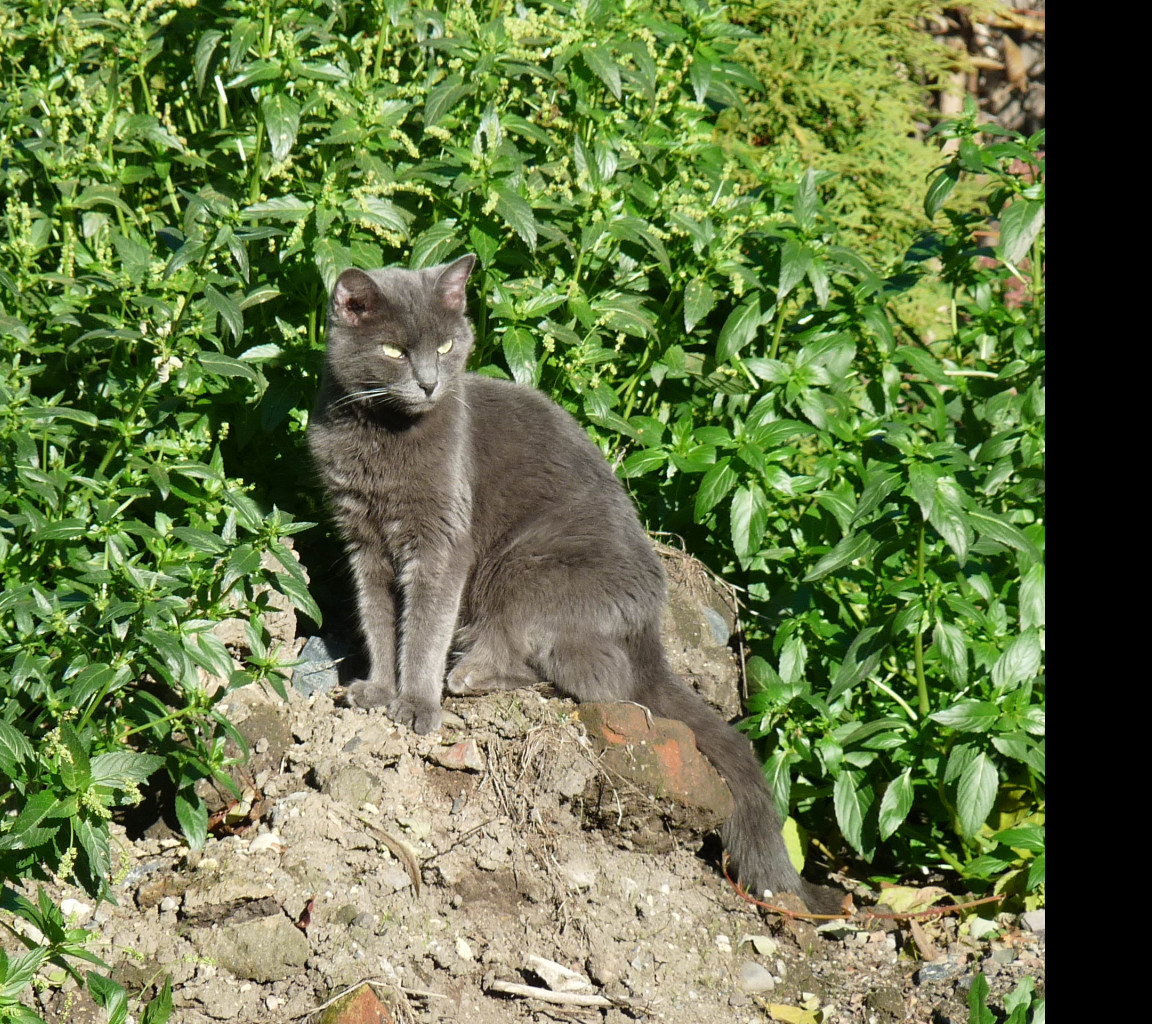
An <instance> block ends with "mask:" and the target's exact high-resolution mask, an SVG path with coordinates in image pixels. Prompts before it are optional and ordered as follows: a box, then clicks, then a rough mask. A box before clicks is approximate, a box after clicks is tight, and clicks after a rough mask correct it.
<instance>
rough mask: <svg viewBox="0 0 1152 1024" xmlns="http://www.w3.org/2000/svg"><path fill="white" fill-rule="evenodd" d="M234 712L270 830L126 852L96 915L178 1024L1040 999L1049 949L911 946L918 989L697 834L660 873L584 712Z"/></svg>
mask: <svg viewBox="0 0 1152 1024" xmlns="http://www.w3.org/2000/svg"><path fill="white" fill-rule="evenodd" d="M227 703H228V707H227V709H226V711H227V713H228V714H230V715H231V716H232V717H233V718H234V720H237V721H238V722H239V723H240V728H241V730H242V731H244V732H245V733H246V734H247V736H248V738H249V740H250V742H251V743H252V745H253V748H254V750H255V751H256V752H257V753H256V758H255V763H256V771H255V774H253V775H251V776H250V778H249V782H250V785H251V788H252V790H253V792H254V793H255V794H256V795H257V797H259V796H261V795H262V796H263V798H264V802H263V803H261V802H260V800H259V799H257V801H256V806H257V807H258V809H260V810H262V811H263V813H264V816H263V818H262V820H260V821H259V822H257V823H255V824H252V825H251V826H250V827H248V828H247V829H246V830H245V831H244V832H243V834H237V835H225V836H223V837H221V838H211V839H210V840H209V841H208V843H207V845H206V846H205V848H204V849H203V851H201V852H199V853H191V852H189V851H188V850H187V848H186V847H184V846H183V845H182V844H181V842H180V841H179V840H178V839H176V838H174V837H172V838H165V837H162V836H160V835H152V836H149V837H145V838H142V839H139V840H137V841H135V842H131V841H129V840H128V839H127V837H126V836H125V834H124V832H123V830H122V829H117V831H116V835H117V838H118V839H119V843H118V857H119V864H120V870H119V872H118V874H117V880H116V885H115V890H114V891H115V894H116V897H117V899H118V901H119V906H108V905H105V906H101V907H100V908H98V909H97V910H96V912H95V920H96V922H97V923H98V924H99V926H100V929H99V930H100V935H101V936H102V937H103V938H104V939H105V940H106V943H107V945H106V947H105V948H104V949H103V950H102V955H103V956H104V957H105V959H106V960H107V961H108V962H109V963H111V964H113V965H114V966H115V973H116V976H117V977H118V978H120V979H121V980H122V981H124V982H125V983H126V984H128V985H130V986H132V987H133V988H135V989H137V990H138V989H140V988H141V987H148V986H155V985H157V984H159V983H161V982H162V980H163V976H164V975H165V974H170V975H171V976H172V981H173V986H174V999H175V1005H176V1007H177V1009H176V1012H175V1014H174V1015H173V1020H174V1021H175V1022H176V1024H207V1022H210V1021H221V1020H226V1021H240V1022H257V1021H260V1022H264V1021H290V1020H298V1019H303V1018H304V1017H305V1016H307V1015H309V1014H310V1013H312V1012H314V1011H316V1010H317V1009H318V1008H320V1007H322V1006H323V1005H324V1004H325V1003H326V1002H328V1001H329V1000H330V999H331V998H332V997H333V996H335V995H337V994H339V993H340V992H342V991H344V990H346V989H348V988H349V987H351V986H354V985H356V984H357V983H359V982H363V981H365V980H367V981H370V982H372V983H373V989H374V991H375V994H376V996H377V997H378V998H379V1000H380V1002H381V1003H382V1005H383V1006H385V1007H387V1008H388V1012H389V1013H390V1014H391V1015H392V1017H393V1018H394V1019H395V1020H397V1021H467V1022H475V1024H495V1022H498V1021H499V1022H503V1021H510V1020H546V1019H555V1018H557V1017H560V1018H564V1019H577V1020H588V1021H595V1020H605V1021H624V1020H631V1019H643V1020H654V1021H666V1022H670V1024H671V1022H674V1024H681V1022H682V1024H699V1022H702V1021H748V1022H751V1021H763V1020H765V1019H766V1012H765V1007H766V1006H767V1005H769V1004H780V1005H788V1006H791V1007H793V1008H797V1011H798V1012H799V1009H800V1008H802V1007H804V1006H808V1007H809V1008H811V1009H813V1010H819V1009H821V1008H822V1009H823V1017H822V1018H820V1017H819V1016H816V1015H811V1016H809V1017H807V1018H803V1017H794V1018H789V1019H797V1020H800V1019H807V1020H812V1021H816V1020H818V1019H823V1020H825V1021H866V1020H867V1021H878V1022H884V1021H892V1022H894V1021H900V1020H923V1021H929V1020H940V1019H952V1020H964V1019H967V1018H966V1013H967V1011H966V1010H965V1009H963V1007H964V999H965V994H964V985H965V982H966V981H967V982H969V983H970V981H971V978H972V976H973V975H974V973H975V972H976V970H983V971H984V972H985V973H986V974H988V975H990V976H991V980H992V984H993V992H994V993H1000V994H1001V995H1002V994H1003V992H1005V991H1008V990H1010V988H1011V987H1012V984H1013V983H1014V981H1015V979H1016V978H1018V977H1019V976H1022V975H1023V974H1026V973H1027V974H1032V975H1033V976H1038V977H1039V978H1040V979H1041V983H1042V974H1043V959H1042V957H1043V945H1042V940H1040V939H1038V938H1037V937H1036V936H1031V935H1024V934H1021V933H1019V932H1017V931H1016V930H1015V928H1013V927H1012V926H1011V924H1010V923H1009V924H1008V925H1007V926H1006V927H1003V928H1002V929H1001V930H1000V931H999V932H998V933H995V934H997V935H998V936H999V937H998V938H997V939H996V941H993V942H991V943H990V942H989V940H988V939H987V938H985V939H982V940H976V939H973V938H972V937H971V936H964V937H959V938H958V937H957V935H956V927H957V926H956V922H955V921H952V920H946V921H937V922H932V923H931V924H925V925H923V926H922V927H921V933H922V935H921V938H922V939H923V940H924V941H928V942H931V943H934V944H935V945H936V946H938V950H937V952H939V953H940V954H941V959H940V960H939V961H937V963H936V964H934V965H926V966H925V965H921V964H919V963H918V962H917V961H916V960H914V959H912V958H911V957H910V956H909V955H908V954H909V952H910V951H911V950H913V949H914V948H915V945H914V943H913V941H912V937H911V936H910V934H909V933H908V932H907V931H906V930H902V929H897V928H894V927H893V928H890V929H889V930H887V931H886V930H884V929H882V928H880V927H878V926H876V925H875V923H874V925H873V927H871V929H864V928H863V927H861V928H857V927H855V926H852V925H848V924H840V923H837V924H836V925H834V926H833V927H832V928H831V929H829V930H827V931H825V932H822V933H817V932H816V931H815V930H813V929H811V928H810V927H809V926H801V927H793V928H791V929H790V928H787V927H785V926H783V925H782V924H781V923H780V922H779V921H778V920H777V921H773V920H766V919H764V918H762V917H761V916H760V915H759V912H758V911H756V910H755V909H754V908H752V907H750V906H749V905H748V904H746V903H743V902H742V901H740V900H739V899H738V898H737V897H736V896H735V894H734V893H733V892H732V890H731V889H730V888H729V886H728V884H727V883H726V882H725V881H724V880H723V878H722V877H720V876H719V875H718V873H717V871H716V870H715V866H714V865H713V864H712V863H709V862H708V861H707V860H705V859H703V858H702V857H701V856H700V855H699V845H700V843H699V840H700V836H699V835H698V834H696V835H695V836H694V835H693V831H692V828H691V826H690V823H689V824H688V825H685V824H684V822H683V821H681V822H680V827H679V828H678V829H677V831H676V832H675V834H674V835H671V836H670V835H667V834H666V835H664V836H663V837H662V839H661V840H660V841H661V844H662V846H663V850H662V852H653V851H652V850H651V849H648V848H645V847H647V846H649V845H650V844H649V843H648V842H647V840H645V839H644V834H645V833H644V830H643V829H637V828H636V827H635V823H634V822H626V821H624V820H623V818H624V812H623V811H622V814H621V822H620V826H621V827H620V828H619V829H615V828H613V827H612V821H611V817H610V816H609V815H606V814H604V813H603V801H602V800H601V801H600V802H599V803H598V804H597V811H596V814H595V815H592V814H591V813H590V807H589V804H588V796H587V794H588V793H589V792H590V791H591V789H592V788H595V787H601V789H602V788H603V784H604V782H605V780H604V778H603V777H602V774H603V771H604V769H603V768H602V762H601V759H600V758H599V756H598V755H597V754H595V753H594V751H593V749H592V746H591V744H590V743H589V740H588V736H587V733H586V731H585V728H584V726H583V725H582V723H581V722H580V720H579V719H578V717H577V715H576V706H575V705H573V704H572V703H571V702H569V701H566V700H559V699H555V698H550V697H548V696H547V695H546V694H544V693H542V692H539V691H537V690H521V691H515V692H512V693H504V694H498V695H491V696H488V697H484V698H474V699H469V700H455V701H449V702H448V705H447V707H448V711H449V714H448V715H447V716H446V718H447V724H446V726H445V730H444V732H443V733H442V734H441V735H440V736H439V737H436V736H433V737H418V736H415V735H414V734H412V733H411V732H409V731H408V730H407V729H403V728H398V727H396V726H394V725H393V724H392V723H391V722H390V721H389V720H388V718H387V717H386V716H385V715H383V714H382V713H380V712H375V711H373V712H366V711H362V710H358V709H351V708H340V707H336V706H334V705H333V702H332V699H331V697H330V696H328V695H325V694H314V695H312V696H311V697H304V696H302V695H300V694H297V693H294V692H293V693H292V694H291V699H290V700H289V701H288V702H287V703H286V704H285V703H284V702H281V701H280V700H279V698H276V697H275V696H272V695H265V694H262V693H261V692H260V691H259V690H256V689H254V688H249V689H247V690H242V691H239V692H237V693H236V694H234V695H231V696H229V698H228V699H227ZM261 765H262V767H261ZM609 782H610V780H609ZM590 787H591V788H590ZM609 788H610V786H609ZM625 806H627V807H628V812H627V813H628V814H636V813H637V806H638V805H636V804H635V803H631V804H629V803H627V802H626V801H624V800H622V801H621V807H625ZM649 806H650V808H651V810H652V813H653V815H654V817H653V821H659V820H660V818H661V803H660V801H659V800H657V799H656V798H654V797H651V798H650V799H649ZM593 818H594V820H595V824H594V825H593V824H592V820H593ZM649 831H651V832H659V831H660V830H659V829H652V830H649ZM60 895H71V896H73V897H74V898H76V899H77V900H78V901H79V906H77V907H75V908H74V909H75V912H76V913H77V915H78V917H79V918H80V919H81V920H84V919H85V918H86V917H87V916H88V915H89V914H90V913H91V908H86V907H84V905H83V904H84V902H85V901H84V899H83V896H82V894H80V893H67V892H61V893H60ZM918 927H920V926H918ZM929 967H932V968H933V971H929V970H928V968H929ZM557 972H560V973H557ZM59 980H60V979H56V983H57V984H58V983H59ZM517 986H520V987H521V988H523V987H524V986H529V987H534V988H536V989H537V990H539V989H548V988H549V987H550V986H553V987H555V988H556V989H557V990H559V991H561V992H562V993H564V994H566V995H567V996H568V997H571V996H577V997H580V998H584V999H585V1000H588V999H591V1000H593V1001H594V1002H598V1005H593V1006H582V1005H579V1001H578V1002H577V1004H576V1005H565V1004H563V1003H547V1002H543V1001H540V1000H539V999H536V998H529V997H526V996H524V995H522V994H518V992H519V989H517ZM502 990H503V991H502ZM552 998H557V997H556V996H555V995H553V997H552ZM39 1000H40V1007H39V1008H40V1009H41V1011H42V1012H43V1013H44V1016H45V1019H46V1020H48V1021H83V1020H89V1019H90V1020H100V1019H102V1016H101V1015H100V1013H99V1011H96V1010H95V1008H94V1007H89V1010H90V1012H91V1016H85V1015H84V1013H85V1006H86V1003H87V997H86V996H85V995H84V994H83V993H82V992H81V991H79V990H77V989H75V988H74V987H72V985H71V983H65V984H64V985H63V986H62V987H59V988H57V987H53V985H48V986H47V987H44V988H42V989H41V991H40V993H39ZM933 1013H936V1014H937V1016H935V1017H933V1016H932V1015H933ZM941 1014H942V1015H943V1017H941V1016H940V1015H941ZM313 1019H314V1018H313ZM364 1019H368V1018H364ZM376 1019H386V1018H379V1017H378V1018H376Z"/></svg>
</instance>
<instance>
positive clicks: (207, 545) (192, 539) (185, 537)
mask: <svg viewBox="0 0 1152 1024" xmlns="http://www.w3.org/2000/svg"><path fill="white" fill-rule="evenodd" d="M172 535H173V536H174V537H177V538H179V539H180V540H182V541H183V542H184V543H185V544H187V545H188V546H189V547H190V548H192V549H193V550H195V551H203V552H204V553H205V554H208V555H222V554H223V553H224V552H225V551H227V550H228V545H227V544H225V543H224V541H223V540H221V539H220V538H219V537H217V536H216V534H214V533H209V532H208V531H207V530H198V529H196V528H195V527H194V526H177V527H175V528H174V529H173V530H172Z"/></svg>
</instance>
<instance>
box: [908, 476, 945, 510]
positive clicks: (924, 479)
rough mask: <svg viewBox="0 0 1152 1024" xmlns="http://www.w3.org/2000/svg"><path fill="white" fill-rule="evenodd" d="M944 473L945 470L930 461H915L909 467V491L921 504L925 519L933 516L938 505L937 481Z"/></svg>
mask: <svg viewBox="0 0 1152 1024" xmlns="http://www.w3.org/2000/svg"><path fill="white" fill-rule="evenodd" d="M943 475H944V470H943V469H942V468H941V467H940V466H937V465H934V464H933V463H930V462H913V463H912V464H911V465H910V466H909V467H908V493H909V496H910V497H912V498H914V499H915V501H916V503H917V504H918V505H919V506H920V514H921V515H922V516H923V517H924V519H925V520H928V519H931V518H932V512H933V510H934V509H935V507H936V481H937V480H939V479H940V477H942V476H943Z"/></svg>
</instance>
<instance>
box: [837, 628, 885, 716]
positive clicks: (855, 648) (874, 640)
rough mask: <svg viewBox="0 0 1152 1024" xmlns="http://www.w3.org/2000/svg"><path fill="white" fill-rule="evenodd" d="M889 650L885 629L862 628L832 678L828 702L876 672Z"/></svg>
mask: <svg viewBox="0 0 1152 1024" xmlns="http://www.w3.org/2000/svg"><path fill="white" fill-rule="evenodd" d="M887 650H888V644H887V643H886V642H885V640H884V635H883V631H882V630H881V628H880V627H879V626H865V627H864V629H862V630H860V632H859V633H857V634H856V636H855V638H854V639H853V640H852V643H851V644H850V645H849V647H848V650H847V651H846V652H845V654H844V660H843V661H842V662H841V663H840V667H839V668H838V669H837V670H836V675H835V676H834V677H833V679H832V686H831V688H830V689H829V690H828V695H827V698H826V699H827V700H828V702H829V703H831V702H832V701H834V700H835V699H836V698H837V697H839V696H840V694H842V693H844V692H845V691H846V690H850V689H852V687H854V686H856V685H857V684H858V683H860V682H862V681H863V680H865V679H867V678H868V677H869V676H870V675H871V674H872V673H873V672H875V671H876V667H877V666H878V665H879V664H880V660H881V659H882V658H883V657H884V655H885V653H887Z"/></svg>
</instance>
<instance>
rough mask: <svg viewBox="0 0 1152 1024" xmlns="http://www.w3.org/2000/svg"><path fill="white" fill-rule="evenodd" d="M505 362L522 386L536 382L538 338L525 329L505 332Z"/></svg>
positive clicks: (512, 329)
mask: <svg viewBox="0 0 1152 1024" xmlns="http://www.w3.org/2000/svg"><path fill="white" fill-rule="evenodd" d="M503 349H504V361H505V362H506V363H507V364H508V369H509V371H510V372H511V374H512V377H513V379H514V380H516V381H518V382H519V383H521V384H534V383H535V382H536V338H535V337H534V335H533V334H532V332H531V331H527V330H525V329H524V328H523V327H511V328H509V329H508V330H507V331H505V332H504V338H503Z"/></svg>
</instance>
